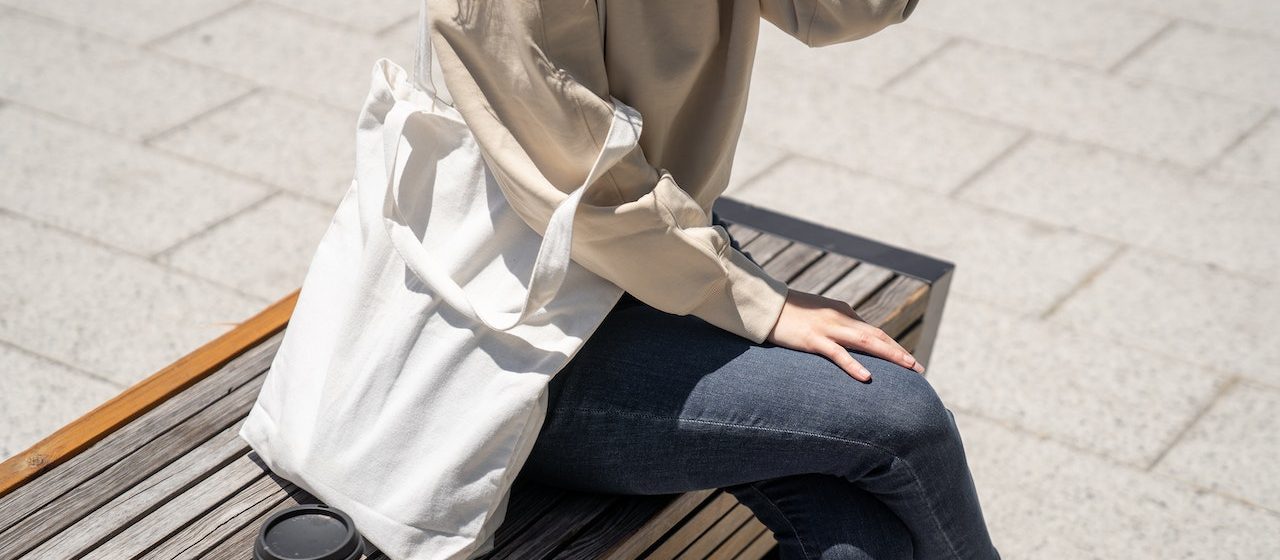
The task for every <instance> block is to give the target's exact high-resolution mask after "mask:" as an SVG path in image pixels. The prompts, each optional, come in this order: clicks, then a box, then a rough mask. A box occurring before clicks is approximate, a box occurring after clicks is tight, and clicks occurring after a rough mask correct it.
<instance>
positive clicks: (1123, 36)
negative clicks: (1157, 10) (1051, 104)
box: [908, 0, 1169, 69]
mask: <svg viewBox="0 0 1280 560" xmlns="http://www.w3.org/2000/svg"><path fill="white" fill-rule="evenodd" d="M908 21H909V22H910V23H911V24H914V25H917V26H920V27H926V28H930V29H935V30H938V31H941V32H944V33H949V34H952V35H957V36H960V37H964V38H966V39H969V40H973V41H977V42H979V43H987V44H991V45H998V46H1003V47H1010V48H1014V49H1019V50H1023V51H1027V52H1031V53H1035V54H1038V55H1041V56H1046V57H1048V58H1052V59H1056V60H1061V61H1064V62H1073V63H1077V64H1084V65H1088V66H1092V67H1095V68H1101V69H1106V68H1109V67H1111V66H1112V65H1113V64H1115V63H1116V62H1119V61H1120V59H1122V58H1123V57H1124V56H1125V55H1127V54H1128V53H1130V52H1132V51H1133V49H1135V48H1136V47H1137V46H1138V45H1140V44H1142V42H1143V41H1145V40H1146V39H1147V38H1149V37H1151V36H1152V35H1154V34H1155V33H1156V32H1157V31H1158V30H1159V29H1160V28H1161V27H1164V26H1165V25H1166V24H1167V23H1168V22H1169V19H1168V18H1167V17H1162V16H1157V15H1153V14H1150V13H1145V12H1142V11H1138V10H1133V9H1125V7H1123V6H1117V5H1116V3H1115V2H1096V1H1088V0H1086V1H1081V0H1039V1H1036V2H1026V1H1021V0H970V1H968V2H963V3H962V2H935V3H933V5H930V6H927V7H922V9H920V10H919V11H916V12H913V13H912V15H911V18H910V19H909V20H908Z"/></svg>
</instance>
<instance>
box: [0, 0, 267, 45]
mask: <svg viewBox="0 0 1280 560" xmlns="http://www.w3.org/2000/svg"><path fill="white" fill-rule="evenodd" d="M240 1H242V0H184V1H183V2H182V7H181V9H174V8H175V6H174V4H173V2H170V1H166V0H118V1H115V2H99V1H97V0H58V1H57V2H48V1H46V0H0V2H3V3H7V4H10V5H13V6H16V7H18V8H21V9H23V10H25V11H28V12H31V13H35V14H40V15H42V16H45V17H48V18H51V19H56V20H58V21H61V22H65V23H68V24H71V25H74V26H76V27H83V28H85V29H91V30H93V31H96V32H98V33H102V34H104V35H109V36H111V37H115V38H117V39H120V40H123V41H127V42H130V43H134V44H141V43H144V42H146V41H150V40H152V39H155V38H157V37H160V36H162V35H164V34H166V33H169V32H171V31H173V30H176V29H179V28H181V27H183V26H186V25H190V24H192V23H195V22H197V21H200V20H201V19H204V18H206V17H209V16H211V15H213V14H216V13H218V12H219V11H221V10H224V9H226V8H228V7H230V6H233V5H235V4H236V3H238V2H240Z"/></svg>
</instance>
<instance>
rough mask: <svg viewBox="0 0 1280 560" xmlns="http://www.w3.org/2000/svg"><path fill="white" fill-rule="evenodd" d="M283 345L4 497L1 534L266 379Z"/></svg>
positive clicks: (260, 352) (243, 360) (261, 350)
mask: <svg viewBox="0 0 1280 560" xmlns="http://www.w3.org/2000/svg"><path fill="white" fill-rule="evenodd" d="M279 342H280V337H279V336H278V335H277V336H276V337H273V338H271V339H269V340H267V341H266V342H263V343H262V344H259V345H257V346H254V347H253V348H250V349H247V350H246V351H245V352H244V353H243V354H242V355H240V356H239V357H237V358H236V359H234V360H232V361H231V362H230V363H228V364H227V365H226V366H224V367H223V368H222V369H221V370H220V371H219V372H218V374H217V375H211V376H209V377H206V378H204V379H202V380H201V381H199V382H197V383H196V384H195V385H192V386H191V387H189V388H187V389H186V390H185V391H182V392H181V393H179V394H177V395H175V396H174V397H173V398H170V399H169V400H167V401H165V402H163V403H161V404H160V405H159V406H156V407H155V408H153V409H151V410H149V411H147V412H146V413H145V414H143V415H142V416H140V417H138V418H137V419H135V420H134V421H132V422H130V423H128V424H126V425H124V426H122V427H121V428H120V429H118V430H116V431H114V432H112V433H111V434H110V435H108V436H106V437H105V438H103V439H102V440H101V441H98V442H97V443H95V444H94V445H93V446H92V447H90V448H88V449H86V450H84V451H83V452H80V453H79V454H77V455H75V456H74V457H71V458H69V459H67V460H66V461H65V462H64V463H62V464H60V465H58V466H57V468H54V469H52V470H48V471H46V472H44V473H43V474H41V475H40V476H39V477H37V478H34V479H32V480H29V481H27V482H26V483H24V484H23V485H22V486H19V487H17V488H15V489H14V490H13V491H12V492H10V493H9V494H7V495H5V496H3V497H0V531H3V530H6V529H9V528H11V527H13V526H14V525H15V524H17V523H18V522H20V521H21V520H23V519H24V518H26V517H28V516H30V515H32V514H33V513H34V512H36V511H38V510H40V509H41V508H43V507H45V506H46V505H47V504H49V502H51V501H53V500H54V499H55V498H57V497H59V496H61V495H62V494H63V493H65V492H67V491H69V490H71V489H73V488H75V487H76V486H78V485H79V484H80V483H81V482H83V481H85V480H88V479H90V478H92V477H94V476H95V475H97V474H99V473H101V472H102V471H104V470H106V469H108V468H110V467H111V466H112V465H115V464H117V463H119V462H120V461H121V459H123V458H124V457H126V456H128V455H129V454H131V453H133V452H135V451H137V450H138V448H140V447H142V446H144V445H147V444H148V443H149V442H151V441H152V440H154V439H156V438H157V437H159V436H161V435H162V434H164V433H165V432H167V431H168V430H170V429H172V428H173V427H174V426H175V425H177V424H179V423H181V422H183V421H184V420H186V419H188V418H190V417H191V416H193V415H195V414H196V413H198V412H200V411H201V410H203V409H205V408H208V407H209V406H210V405H211V404H212V403H214V402H216V401H217V400H219V399H221V398H223V397H224V396H226V395H227V394H228V393H230V392H232V391H234V390H235V389H236V387H239V386H241V385H243V384H244V383H246V382H248V381H249V380H250V379H253V378H254V377H256V376H258V375H260V374H261V373H262V372H263V371H265V370H266V368H267V367H268V366H269V365H270V363H271V358H272V357H273V356H275V351H276V349H277V348H279ZM0 557H2V556H0Z"/></svg>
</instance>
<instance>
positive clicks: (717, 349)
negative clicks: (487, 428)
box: [521, 243, 999, 559]
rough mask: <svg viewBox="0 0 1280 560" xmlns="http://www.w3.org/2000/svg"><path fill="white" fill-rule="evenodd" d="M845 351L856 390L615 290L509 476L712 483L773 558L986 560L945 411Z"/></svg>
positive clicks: (623, 486) (620, 490) (901, 379)
mask: <svg viewBox="0 0 1280 560" xmlns="http://www.w3.org/2000/svg"><path fill="white" fill-rule="evenodd" d="M735 245H736V243H735ZM851 354H852V355H853V356H854V357H855V358H856V359H857V360H858V361H859V362H861V363H862V365H864V366H866V367H867V369H869V370H870V371H871V374H872V377H873V379H874V380H873V381H872V382H871V383H868V384H863V383H861V382H858V381H857V380H855V379H853V378H851V377H849V375H848V374H846V373H844V371H843V370H841V369H840V368H839V367H838V366H836V365H835V364H833V363H831V362H830V361H828V360H827V359H826V358H823V357H821V356H817V355H814V354H809V353H806V352H800V351H795V350H791V349H788V348H784V347H780V346H774V345H772V344H768V343H765V344H759V345H757V344H752V343H751V341H749V340H746V339H744V338H742V337H740V336H737V335H735V334H732V333H729V332H727V331H724V330H721V329H719V328H717V327H715V326H712V325H711V324H709V323H707V322H705V321H703V320H701V319H698V318H696V317H693V316H678V315H671V314H668V313H664V312H662V311H658V310H656V309H654V308H652V307H649V306H648V305H646V304H644V303H643V302H640V301H639V300H636V299H635V298H633V297H631V296H630V295H629V294H628V295H624V296H623V298H622V300H621V301H620V302H619V303H618V305H617V306H616V307H615V308H614V309H613V311H612V312H611V313H610V314H609V316H608V317H607V318H606V319H605V320H604V323H603V324H602V325H601V326H600V328H599V330H597V331H596V332H595V333H594V334H593V335H592V337H591V338H590V339H589V340H588V341H587V343H586V344H585V345H584V346H583V348H582V349H581V350H580V351H579V352H578V354H577V355H575V356H574V358H573V359H572V360H571V361H570V362H569V364H568V365H567V366H566V367H565V368H564V369H563V370H561V371H560V372H559V373H557V374H556V376H555V377H554V378H553V379H552V381H551V383H550V387H549V397H550V400H549V402H550V408H549V410H548V413H547V419H546V422H545V423H544V424H543V427H542V431H541V432H540V433H539V435H538V439H537V442H536V443H535V444H534V447H533V450H532V452H531V454H530V456H529V458H528V460H527V461H526V463H525V464H524V466H523V467H522V470H521V473H522V474H526V476H529V477H530V478H532V479H534V480H537V481H539V482H542V483H544V484H549V485H553V486H560V487H566V488H572V489H577V490H586V491H592V492H606V493H617V494H667V493H679V492H687V491H690V490H697V489H707V488H724V489H725V491H727V492H730V493H732V494H733V495H734V496H735V497H736V498H737V499H738V500H739V501H740V502H742V503H743V504H744V505H746V506H747V507H749V508H750V509H751V510H752V512H753V513H754V514H755V515H756V517H758V518H759V519H760V521H761V522H763V523H764V524H765V525H766V526H768V527H769V528H770V529H771V530H772V531H773V533H774V536H775V537H776V538H777V539H778V541H779V553H780V555H781V557H782V558H797V559H802V558H803V559H809V558H822V559H836V558H841V559H843V558H892V559H898V558H966V559H968V558H984V559H987V558H999V555H998V554H997V552H996V550H995V548H994V547H993V546H992V544H991V539H990V537H989V535H988V533H987V527H986V523H985V521H984V520H983V515H982V510H981V508H980V506H979V504H978V497H977V494H976V492H975V490H974V485H973V479H972V477H971V475H970V472H969V467H968V464H967V462H966V459H965V453H964V448H963V444H962V442H961V439H960V433H959V431H958V430H957V428H956V424H955V420H954V417H953V416H952V414H951V411H950V410H947V408H946V407H945V406H944V405H943V403H942V401H941V400H939V398H938V395H937V394H936V393H935V392H934V390H933V388H932V387H931V386H930V385H929V383H928V381H926V379H925V378H924V377H923V376H921V375H920V374H917V373H915V372H914V371H911V370H909V369H906V368H903V367H901V366H898V365H896V364H893V363H890V362H887V361H885V360H881V359H879V358H875V357H872V356H869V355H866V354H862V353H859V352H854V351H851Z"/></svg>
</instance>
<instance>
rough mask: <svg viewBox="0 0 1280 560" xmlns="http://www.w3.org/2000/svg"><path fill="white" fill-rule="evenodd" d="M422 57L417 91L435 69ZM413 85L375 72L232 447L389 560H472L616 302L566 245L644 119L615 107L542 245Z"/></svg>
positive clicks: (480, 161) (394, 69)
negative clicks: (337, 513) (556, 387)
mask: <svg viewBox="0 0 1280 560" xmlns="http://www.w3.org/2000/svg"><path fill="white" fill-rule="evenodd" d="M423 5H424V8H423V9H424V10H425V3H424V4H423ZM425 23H426V21H425V12H424V15H423V17H422V18H421V19H420V24H421V25H423V31H424V33H422V34H420V38H419V41H420V45H419V48H420V49H429V46H430V43H429V42H428V41H427V40H426V37H425V29H426V28H425ZM418 58H419V62H418V70H417V71H418V72H419V75H422V74H423V73H424V72H425V74H426V75H428V76H429V74H430V60H431V56H430V52H429V51H427V52H426V53H425V54H423V53H422V52H421V51H420V54H419V57H418ZM418 82H420V80H413V79H411V78H410V77H409V76H407V75H406V73H405V71H404V70H403V69H402V68H401V67H399V66H397V65H396V64H395V63H393V62H391V61H390V60H387V59H385V58H382V59H379V60H378V61H377V62H376V63H375V64H374V68H373V83H372V87H371V89H370V91H369V95H368V97H367V99H366V101H365V105H364V107H363V109H362V110H361V113H360V117H359V121H358V123H357V128H356V140H357V151H356V170H355V177H354V180H353V181H352V183H351V187H350V189H349V190H348V192H347V194H346V196H345V198H343V200H342V202H341V203H340V204H339V206H338V208H337V211H336V213H335V215H334V217H333V221H332V223H331V224H330V226H329V229H328V230H327V231H326V233H325V234H324V237H323V240H322V241H321V242H320V245H319V247H318V248H317V249H316V253H315V256H314V257H313V260H312V262H311V266H310V268H309V270H308V272H307V275H306V278H305V280H304V281H303V285H302V290H301V294H300V296H299V298H298V302H297V307H296V309H295V310H294V313H293V317H292V319H291V320H290V322H289V325H288V328H287V329H286V331H285V333H284V338H283V342H282V345H281V347H280V350H279V352H278V353H277V354H276V356H275V359H274V361H273V362H272V366H271V370H270V371H269V372H268V373H267V377H266V380H265V383H264V386H263V388H262V391H261V393H260V394H259V395H258V399H257V401H256V402H255V403H254V405H253V407H252V409H251V411H250V413H249V415H248V417H247V418H246V419H245V422H244V425H243V427H242V428H241V430H240V436H241V437H242V438H244V439H245V440H246V441H247V442H248V443H249V444H250V446H251V447H252V448H253V450H254V451H256V452H257V453H258V454H259V455H261V456H262V458H263V459H264V460H265V462H266V463H267V465H268V466H269V467H270V468H271V469H272V471H274V472H275V473H276V474H278V475H279V476H282V477H284V478H286V479H288V480H289V481H291V482H294V483H295V484H297V485H298V486H299V487H301V488H302V489H304V490H306V491H308V492H310V493H311V494H313V495H315V496H316V497H318V498H320V499H321V500H323V501H324V502H325V503H327V504H329V505H331V506H334V507H337V508H339V509H341V510H343V511H345V512H347V513H348V514H350V516H351V517H352V519H353V520H354V521H355V523H356V526H357V528H358V529H359V530H360V532H361V533H362V534H363V535H364V536H365V537H366V538H367V539H368V540H369V541H370V542H371V543H373V544H374V545H375V546H377V547H378V548H379V549H380V550H382V551H383V552H384V553H386V554H387V556H389V557H390V558H392V559H397V560H399V559H410V558H412V559H453V558H459V559H461V558H471V557H474V556H477V555H479V554H482V553H485V552H488V551H490V550H491V549H492V547H493V532H494V530H496V529H497V527H498V525H500V524H501V522H502V520H503V518H504V516H505V514H506V507H507V502H508V498H509V497H510V488H511V484H512V482H513V481H514V479H515V476H516V474H517V472H518V470H519V468H520V466H521V465H522V464H523V463H524V460H525V459H526V457H527V456H528V453H529V451H530V450H531V448H532V446H533V443H534V441H535V439H536V437H537V434H538V432H539V430H540V429H541V427H542V423H543V420H544V418H545V414H546V409H547V393H546V388H547V382H548V381H549V380H550V379H551V377H552V376H553V375H554V374H555V373H556V372H558V371H559V370H560V369H561V368H562V367H563V366H564V365H565V363H566V362H568V361H569V359H570V358H571V357H573V355H574V354H575V353H576V352H577V351H578V349H579V348H580V347H581V345H582V343H583V342H584V341H585V340H586V339H587V338H588V337H589V336H590V334H591V333H592V332H593V331H594V330H595V329H596V328H597V327H598V326H599V325H600V323H601V321H602V320H603V319H604V317H605V315H606V314H607V313H608V312H609V310H610V309H612V307H613V305H614V304H615V303H616V302H617V301H618V299H619V297H621V295H622V290H621V289H620V288H618V287H617V286H615V285H614V284H612V283H610V282H608V281H606V280H604V279H603V278H601V277H599V276H597V275H595V274H593V273H591V272H590V271H588V270H586V269H585V268H583V267H582V266H581V265H579V264H577V263H575V262H574V261H572V260H570V244H571V239H572V237H573V222H574V213H575V210H576V208H577V206H578V204H579V202H580V201H581V200H582V197H583V196H584V194H585V193H586V191H587V189H588V188H591V186H592V184H593V183H595V181H596V179H597V178H599V177H600V176H601V175H602V174H603V173H604V172H605V171H606V170H607V169H608V168H609V167H611V166H612V165H613V164H614V163H615V162H616V161H618V159H619V158H620V157H621V156H623V155H624V154H626V153H627V152H629V151H630V150H632V149H633V148H634V147H635V146H636V143H637V142H638V140H639V136H640V130H641V119H640V115H639V114H638V113H637V112H636V111H635V110H634V109H632V108H631V107H628V106H627V105H625V104H623V103H621V102H619V101H618V100H617V99H614V100H613V104H614V107H615V111H614V119H613V124H612V126H611V127H610V130H609V134H608V136H607V138H606V140H605V142H604V147H603V149H602V150H601V151H600V153H599V155H598V157H597V158H596V160H595V163H594V165H593V166H592V167H591V170H590V172H589V173H588V174H587V176H586V177H583V179H582V183H581V184H580V185H578V186H577V188H576V189H572V190H571V191H570V194H568V195H567V196H566V197H565V198H564V201H563V202H562V203H561V204H560V205H559V206H558V207H557V208H556V210H555V212H554V215H553V216H552V218H551V220H550V223H549V225H548V226H547V228H546V231H545V235H544V236H540V235H538V234H537V232H536V231H534V230H533V229H531V228H530V227H529V226H528V225H527V224H526V223H525V222H523V221H522V220H521V218H520V217H519V216H518V215H517V214H516V213H515V211H514V210H512V208H511V207H510V206H509V205H508V203H507V200H506V198H505V197H504V196H503V194H502V191H501V190H500V188H499V186H498V184H497V182H496V181H495V179H494V176H493V174H492V173H491V171H490V169H489V168H488V167H487V166H486V163H485V159H484V157H483V154H482V153H481V150H480V148H479V147H478V146H477V144H476V139H475V137H474V136H473V135H472V134H471V132H470V131H469V130H468V128H467V126H466V123H464V122H463V120H462V118H461V116H460V115H459V114H458V112H457V111H455V110H454V109H453V108H452V107H450V106H449V105H447V104H446V103H444V102H443V101H442V100H441V99H440V98H439V97H437V95H436V92H435V89H434V87H433V86H431V85H429V84H431V83H432V82H431V80H430V79H429V78H428V79H427V80H425V81H421V82H423V83H425V84H427V85H425V86H424V85H421V84H418ZM564 190H566V191H569V190H570V189H564Z"/></svg>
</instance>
